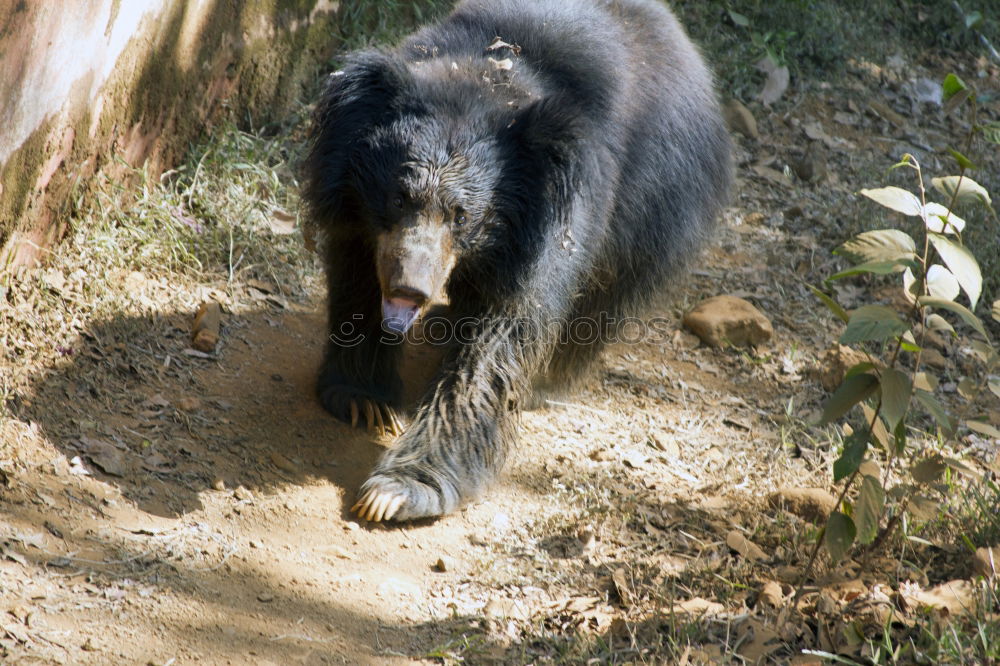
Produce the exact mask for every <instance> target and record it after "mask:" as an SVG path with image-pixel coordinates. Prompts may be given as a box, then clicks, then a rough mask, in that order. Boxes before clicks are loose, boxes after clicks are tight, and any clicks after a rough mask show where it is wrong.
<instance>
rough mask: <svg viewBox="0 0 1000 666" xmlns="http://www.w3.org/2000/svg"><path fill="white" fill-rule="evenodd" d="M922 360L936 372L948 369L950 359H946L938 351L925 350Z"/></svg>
mask: <svg viewBox="0 0 1000 666" xmlns="http://www.w3.org/2000/svg"><path fill="white" fill-rule="evenodd" d="M920 360H921V361H922V362H923V363H924V365H926V366H927V367H929V368H934V369H935V370H944V369H946V368H947V367H948V359H947V358H945V356H944V354H942V353H941V352H939V351H938V350H936V349H928V348H927V347H925V348H924V351H923V353H922V354H921V356H920Z"/></svg>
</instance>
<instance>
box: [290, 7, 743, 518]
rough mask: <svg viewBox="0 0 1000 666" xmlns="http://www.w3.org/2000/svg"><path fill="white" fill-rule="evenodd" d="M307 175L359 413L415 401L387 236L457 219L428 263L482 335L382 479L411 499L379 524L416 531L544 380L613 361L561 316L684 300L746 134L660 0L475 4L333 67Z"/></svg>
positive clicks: (495, 451) (332, 318)
mask: <svg viewBox="0 0 1000 666" xmlns="http://www.w3.org/2000/svg"><path fill="white" fill-rule="evenodd" d="M497 37H499V38H500V39H501V40H502V41H501V42H496V41H495V39H496V38H497ZM491 45H492V47H491ZM305 176H306V177H305V187H304V195H305V200H306V202H307V203H308V206H309V208H310V211H311V215H312V218H313V220H314V221H315V223H316V224H317V225H318V226H319V227H320V228H321V229H323V230H324V233H325V236H326V245H325V252H326V266H327V272H328V288H329V325H330V331H331V333H332V334H334V336H336V337H339V338H341V339H343V338H344V337H345V333H347V332H349V331H350V330H351V328H353V333H352V335H360V336H363V338H364V339H363V340H361V341H360V342H358V343H357V344H353V345H345V344H343V343H342V342H335V341H331V343H330V344H329V346H328V348H327V352H326V358H325V362H324V365H323V367H322V371H321V376H320V381H319V392H320V396H321V399H322V401H323V403H324V405H325V406H326V407H327V408H328V409H329V410H330V411H331V412H332V413H333V414H334V415H336V416H337V417H339V418H341V419H345V420H349V418H350V402H351V401H352V400H355V401H356V400H358V399H371V400H373V401H375V402H377V403H382V404H385V405H389V406H395V405H398V403H399V400H400V390H401V387H400V380H399V377H398V375H397V372H396V362H397V357H398V349H399V348H398V345H394V344H386V333H385V331H384V330H383V326H382V324H383V321H382V319H383V309H382V308H383V306H382V303H383V301H384V300H385V299H386V298H388V297H389V295H390V294H388V293H385V291H386V289H389V288H390V287H391V285H387V284H386V278H385V277H384V275H383V272H384V271H383V267H382V265H381V264H380V262H383V263H386V262H389V263H391V261H392V259H391V258H390V259H380V258H379V257H380V255H379V252H380V245H379V244H380V243H383V242H387V241H385V240H384V239H386V238H388V237H390V236H391V235H392V234H393V233H395V232H396V231H398V230H399V229H400V228H402V227H403V226H407V225H409V226H413V225H421V224H424V225H430V226H429V227H428V228H431V226H433V225H435V224H436V225H441V224H446V225H448V231H447V238H446V239H445V240H444V241H441V242H442V243H443V244H442V245H440V247H437V246H435V247H436V249H435V248H431V249H429V250H428V252H430V255H429V256H432V257H433V260H434V262H435V263H436V264H440V266H437V268H440V270H441V271H443V272H444V273H445V278H446V285H445V291H446V294H447V297H448V300H449V302H450V305H449V308H450V312H451V316H452V318H455V319H457V318H466V317H469V318H472V319H471V320H470V321H472V322H473V323H471V324H467V325H466V337H467V338H469V339H471V343H469V344H458V345H454V346H453V347H452V348H451V350H450V351H449V353H448V355H447V357H446V359H445V361H444V363H443V365H442V367H441V369H440V371H439V373H438V376H437V379H436V381H435V382H434V384H433V386H432V387H431V388H430V390H429V391H428V392H427V394H426V396H425V397H424V399H423V401H422V403H421V405H420V407H419V409H418V411H417V413H416V415H415V416H414V417H413V420H412V422H411V423H410V424H409V426H408V428H407V429H406V431H405V432H404V433H403V435H402V436H401V438H400V440H399V441H398V442H397V443H396V444H395V446H394V447H393V448H392V449H390V450H389V451H388V452H387V453H386V455H385V456H384V458H383V459H382V460H381V462H380V463H379V464H378V466H377V468H376V469H375V471H374V472H373V474H372V476H371V478H369V480H368V481H367V482H366V484H365V486H364V488H363V489H362V494H363V497H366V498H368V500H367V501H368V503H369V504H370V503H371V502H372V501H374V498H376V497H378V496H381V497H383V498H395V500H396V501H395V503H394V504H393V511H391V512H389V511H387V512H386V515H385V516H382V515H376V519H381V518H382V517H385V518H386V519H388V518H390V517H391V518H395V519H401V520H402V519H411V518H417V517H421V516H433V515H440V514H443V513H447V512H450V511H453V510H454V509H456V508H457V507H459V506H460V505H461V504H462V503H463V502H465V501H467V500H469V499H470V498H473V497H475V496H476V495H477V494H478V493H479V492H480V491H481V490H482V489H483V488H484V487H485V486H486V484H488V482H489V481H491V480H492V479H493V478H494V476H495V475H496V473H497V472H498V470H499V469H500V467H501V466H502V465H503V463H504V459H505V458H506V455H507V453H508V450H509V448H510V446H511V444H512V443H513V442H514V440H515V436H516V421H517V417H518V413H519V409H520V406H521V405H523V404H524V401H525V400H526V399H527V398H528V397H529V394H530V392H531V387H532V384H533V383H536V384H537V383H542V384H544V385H545V386H556V385H558V384H560V383H562V382H564V381H566V380H567V379H569V378H571V377H572V376H573V375H574V374H575V373H577V372H578V371H579V370H580V369H581V368H583V367H584V366H585V365H586V364H587V363H588V362H589V361H590V360H591V359H592V358H593V357H594V356H595V354H596V352H597V351H598V350H599V349H600V344H599V343H597V344H587V345H574V344H567V343H565V342H560V341H559V330H558V327H552V326H547V325H546V324H548V323H550V322H552V321H556V320H562V321H566V322H569V321H573V320H574V319H577V318H583V317H590V318H593V319H594V320H597V319H599V318H600V317H601V316H602V314H601V313H604V316H605V318H606V317H613V318H619V317H622V316H626V315H628V314H630V313H634V312H636V310H637V308H641V307H642V306H643V305H644V304H646V303H647V301H648V299H649V298H650V297H651V296H653V295H655V294H657V293H659V292H662V291H664V290H669V288H670V282H669V280H670V278H671V277H672V276H676V274H677V269H678V268H679V267H680V266H681V265H682V264H683V263H684V262H685V261H686V260H687V259H689V258H691V257H692V255H693V253H694V252H695V251H696V250H697V248H698V246H699V245H700V244H701V243H702V241H704V240H705V239H706V238H708V237H709V236H710V235H711V233H712V230H713V227H714V222H715V220H716V218H717V217H718V215H719V213H720V210H721V208H722V207H723V205H724V204H725V202H726V199H727V192H728V189H729V186H730V181H731V167H730V143H729V138H728V136H727V134H726V131H725V129H724V126H723V123H722V121H721V120H720V116H719V112H718V108H717V102H716V99H715V95H714V92H713V86H712V79H711V75H710V73H709V72H708V70H707V69H706V67H705V65H704V64H703V62H702V59H701V57H700V56H699V54H698V52H697V50H696V49H695V47H694V46H692V44H691V43H690V42H689V41H688V39H687V37H686V36H685V35H684V33H683V31H682V29H681V27H680V26H679V25H678V23H677V21H676V20H675V18H674V17H673V16H672V15H671V14H670V12H669V11H668V10H667V9H666V8H665V7H664V6H663V5H662V4H661V3H660V2H658V1H656V0H469V1H467V2H464V3H462V4H460V5H459V6H458V7H457V9H456V10H455V11H454V12H453V13H452V14H451V15H450V16H448V17H447V18H446V19H444V21H443V22H441V23H440V24H438V25H434V26H431V27H428V28H425V29H423V30H421V31H420V32H417V33H416V34H414V35H413V36H411V37H410V38H409V39H407V40H406V41H405V42H404V43H403V44H402V45H401V46H399V47H398V48H396V49H395V50H391V51H367V52H362V53H356V54H354V55H352V56H351V57H350V59H349V61H348V63H347V64H346V66H345V67H344V68H343V70H342V71H341V72H337V73H336V74H334V75H331V78H330V81H329V84H328V86H327V89H326V91H325V93H324V94H323V97H322V99H321V101H320V104H319V107H318V109H317V114H316V118H315V126H314V131H313V137H312V145H311V150H310V154H309V157H308V160H307V162H306V166H305ZM435 228H436V227H435ZM441 248H443V249H441ZM452 263H453V268H451V270H450V273H449V272H448V268H449V267H450V266H451V265H452ZM385 270H386V271H387V270H389V269H388V268H386V269H385ZM380 271H382V272H380ZM345 324H346V325H347V327H345ZM348 337H349V336H348ZM364 502H365V500H364V499H363V500H362V506H361V512H362V514H364V513H365V506H364ZM389 503H390V504H392V503H391V502H389ZM390 514H391V515H390Z"/></svg>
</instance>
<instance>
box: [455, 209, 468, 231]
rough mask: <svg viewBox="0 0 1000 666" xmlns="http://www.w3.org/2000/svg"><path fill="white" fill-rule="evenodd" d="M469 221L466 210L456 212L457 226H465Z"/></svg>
mask: <svg viewBox="0 0 1000 666" xmlns="http://www.w3.org/2000/svg"><path fill="white" fill-rule="evenodd" d="M467 221H468V218H467V217H466V215H465V211H464V210H457V211H455V226H458V227H460V226H462V225H463V224H465V223H466V222H467Z"/></svg>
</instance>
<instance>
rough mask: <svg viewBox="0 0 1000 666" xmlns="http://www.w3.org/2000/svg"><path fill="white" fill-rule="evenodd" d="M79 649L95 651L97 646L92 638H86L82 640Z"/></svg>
mask: <svg viewBox="0 0 1000 666" xmlns="http://www.w3.org/2000/svg"><path fill="white" fill-rule="evenodd" d="M80 649H82V650H84V651H85V652H97V650H98V648H97V646H96V645H95V644H94V639H93V638H88V639H87V640H86V641H84V643H83V645H81V646H80Z"/></svg>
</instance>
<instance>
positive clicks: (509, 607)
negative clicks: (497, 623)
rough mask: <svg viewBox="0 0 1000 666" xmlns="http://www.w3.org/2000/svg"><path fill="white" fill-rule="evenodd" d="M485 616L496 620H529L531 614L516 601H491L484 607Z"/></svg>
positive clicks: (495, 599)
mask: <svg viewBox="0 0 1000 666" xmlns="http://www.w3.org/2000/svg"><path fill="white" fill-rule="evenodd" d="M483 614H484V615H485V616H486V617H488V618H491V619H494V620H503V619H506V620H528V619H530V618H531V613H529V612H528V609H526V608H525V607H524V605H523V604H520V603H518V602H517V601H515V600H514V599H497V598H494V599H490V601H489V603H487V604H486V606H484V607H483Z"/></svg>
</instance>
